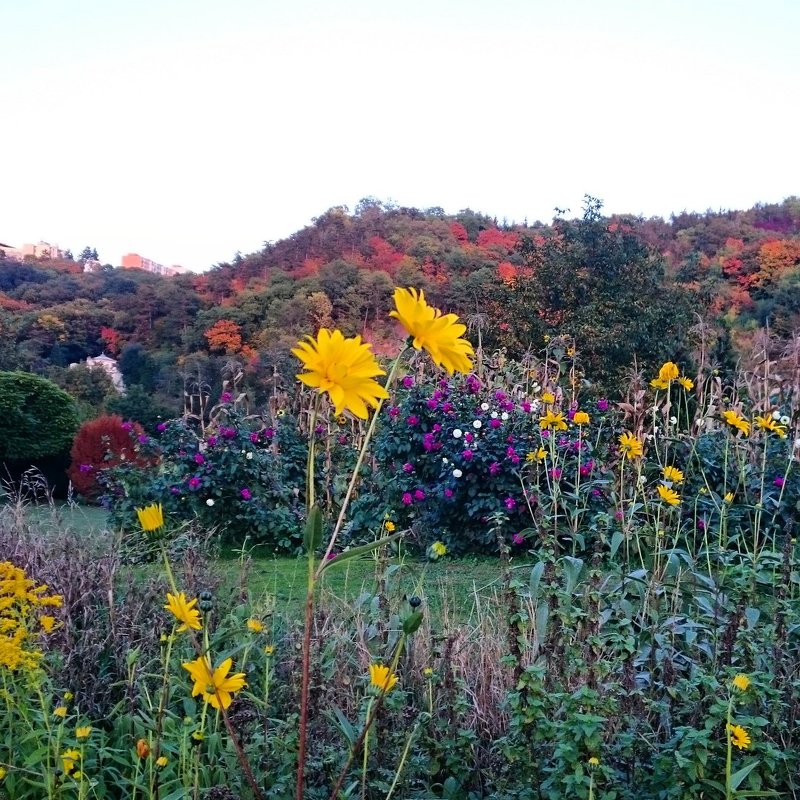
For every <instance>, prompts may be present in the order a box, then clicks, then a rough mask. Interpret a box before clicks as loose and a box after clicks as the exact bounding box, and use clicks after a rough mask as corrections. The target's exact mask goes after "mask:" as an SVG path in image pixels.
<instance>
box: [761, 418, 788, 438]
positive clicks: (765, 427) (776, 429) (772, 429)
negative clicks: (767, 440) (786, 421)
mask: <svg viewBox="0 0 800 800" xmlns="http://www.w3.org/2000/svg"><path fill="white" fill-rule="evenodd" d="M755 423H756V425H758V427H759V428H761V430H762V431H766V432H767V433H776V434H777V435H778V436H780V437H781V439H785V438H786V426H785V425H780V424H779V423H777V422H776V421H775V420H774V419H773V418H772V417H770V416H768V415H764V416H763V417H756V418H755Z"/></svg>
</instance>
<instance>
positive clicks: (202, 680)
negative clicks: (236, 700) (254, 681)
mask: <svg viewBox="0 0 800 800" xmlns="http://www.w3.org/2000/svg"><path fill="white" fill-rule="evenodd" d="M232 666H233V659H232V658H226V659H225V660H224V661H223V662H222V663H221V664H220V665H219V666H218V667H217V668H216V669H214V670H213V671H212V668H211V662H210V661H209V658H208V656H200V657H199V658H196V659H195V660H194V661H187V662H186V663H185V664H183V668H184V669H185V670H186V671H187V672H188V673H189V675H191V678H192V680H193V681H194V687H193V688H192V697H196V696H197V695H199V694H202V695H203V700H205V702H206V703H209V704H210V705H211V707H212V708H216V709H220V708H228V706H230V704H231V695H232V694H233V693H234V692H238V691H239V689H241V688H242V687H243V686H246V685H247V684H246V683H245V680H244V673H243V672H237V673H236V674H235V675H228V673H229V672H230V669H231V667H232Z"/></svg>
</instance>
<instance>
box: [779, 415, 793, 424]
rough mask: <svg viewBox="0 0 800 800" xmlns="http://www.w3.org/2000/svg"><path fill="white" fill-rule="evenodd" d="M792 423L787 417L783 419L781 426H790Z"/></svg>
mask: <svg viewBox="0 0 800 800" xmlns="http://www.w3.org/2000/svg"><path fill="white" fill-rule="evenodd" d="M790 422H791V420H790V419H789V417H787V416H785V415H784V416H782V417H781V425H788V424H789V423H790Z"/></svg>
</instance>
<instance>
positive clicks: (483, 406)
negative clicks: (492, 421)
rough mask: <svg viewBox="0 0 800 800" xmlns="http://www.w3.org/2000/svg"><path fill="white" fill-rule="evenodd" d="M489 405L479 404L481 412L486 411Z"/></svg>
mask: <svg viewBox="0 0 800 800" xmlns="http://www.w3.org/2000/svg"><path fill="white" fill-rule="evenodd" d="M488 410H489V404H488V403H481V411H488Z"/></svg>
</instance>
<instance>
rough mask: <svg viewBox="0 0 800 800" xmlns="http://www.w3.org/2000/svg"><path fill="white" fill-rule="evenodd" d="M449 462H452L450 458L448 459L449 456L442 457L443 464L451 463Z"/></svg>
mask: <svg viewBox="0 0 800 800" xmlns="http://www.w3.org/2000/svg"><path fill="white" fill-rule="evenodd" d="M449 463H450V460H449V459H447V458H443V459H442V464H449Z"/></svg>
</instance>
